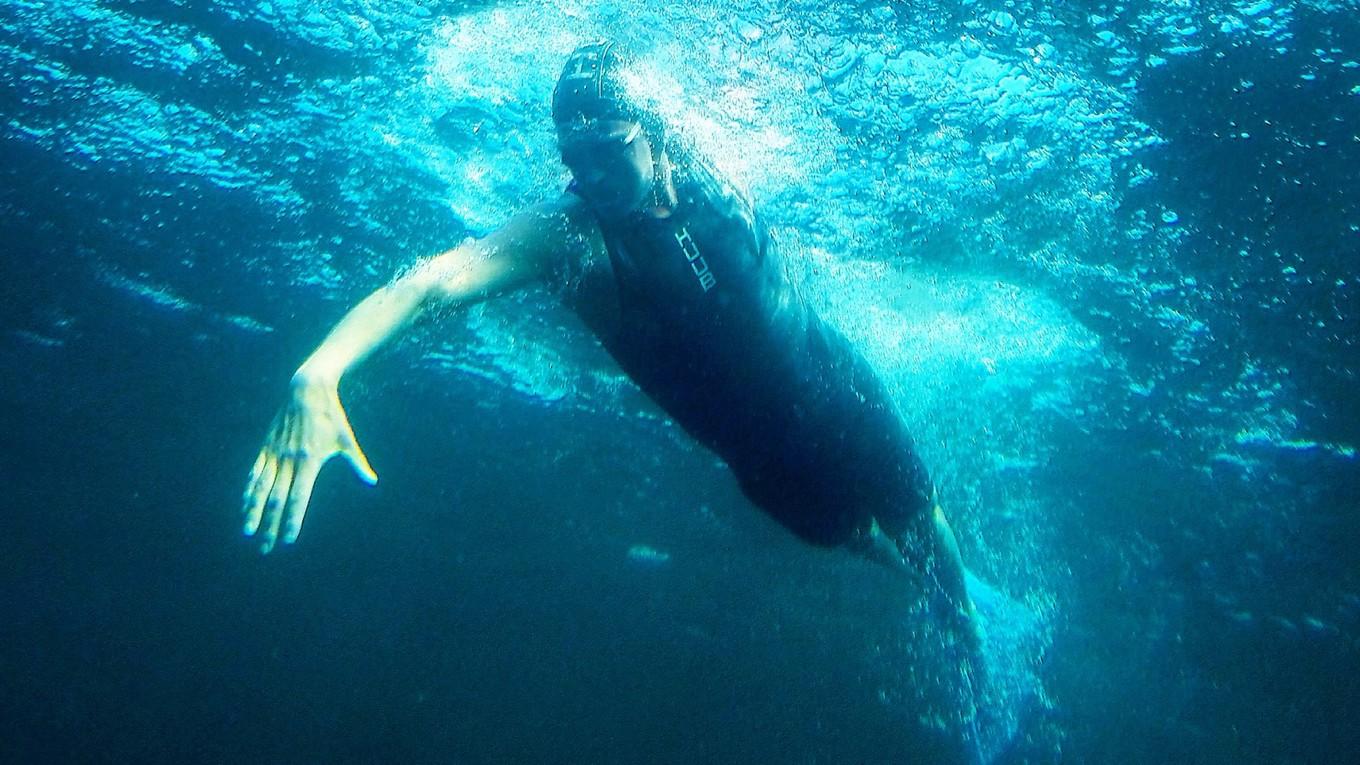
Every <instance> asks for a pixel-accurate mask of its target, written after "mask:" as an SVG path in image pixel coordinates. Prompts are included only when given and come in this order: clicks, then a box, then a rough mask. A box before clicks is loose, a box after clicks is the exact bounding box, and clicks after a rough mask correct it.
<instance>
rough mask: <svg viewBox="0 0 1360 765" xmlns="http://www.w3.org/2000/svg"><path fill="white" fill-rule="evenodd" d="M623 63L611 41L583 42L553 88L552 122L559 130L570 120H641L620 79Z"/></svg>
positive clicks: (563, 68) (569, 59) (572, 55)
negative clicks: (586, 43)
mask: <svg viewBox="0 0 1360 765" xmlns="http://www.w3.org/2000/svg"><path fill="white" fill-rule="evenodd" d="M623 64H624V61H623V58H622V57H621V56H620V55H619V54H618V51H616V50H615V49H614V44H613V43H609V42H600V43H591V44H589V45H582V46H581V47H579V48H577V49H576V50H575V51H573V52H572V54H571V57H570V58H568V59H567V64H566V66H564V67H562V75H561V76H560V77H558V78H557V87H556V88H554V89H553V101H552V115H553V122H554V123H555V124H556V125H557V127H558V129H559V130H560V129H561V128H562V127H563V126H565V125H567V124H568V123H571V122H590V121H593V120H613V119H617V120H635V121H637V120H641V119H642V115H640V114H639V113H638V110H637V109H636V108H634V107H633V106H632V105H631V104H630V103H629V101H628V99H627V98H626V96H625V95H624V91H623V85H622V83H620V82H619V80H618V71H619V69H620V68H621V67H622V66H623Z"/></svg>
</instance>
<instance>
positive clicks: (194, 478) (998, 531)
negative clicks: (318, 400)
mask: <svg viewBox="0 0 1360 765" xmlns="http://www.w3.org/2000/svg"><path fill="white" fill-rule="evenodd" d="M673 5H676V6H678V4H671V3H645V2H644V3H624V4H615V3H606V4H599V3H588V2H583V1H582V0H559V1H558V2H552V3H538V2H523V3H506V4H502V5H497V4H494V3H474V2H424V3H415V2H411V3H404V4H403V3H397V2H389V3H378V2H365V1H364V0H354V1H353V2H336V3H307V2H281V1H280V2H260V3H254V2H214V3H206V2H205V3H190V2H177V1H175V0H160V1H157V0H147V1H146V2H137V1H135V0H126V1H125V2H113V1H110V2H89V1H86V2H79V1H77V0H48V1H45V2H40V1H38V0H3V2H0V64H2V65H3V66H0V152H2V153H0V226H3V229H0V406H2V407H3V411H4V412H5V415H4V416H3V417H0V446H3V448H0V477H3V478H4V479H5V484H6V486H7V487H8V492H7V494H6V496H7V501H6V502H5V503H4V508H5V509H4V513H3V518H4V519H5V521H6V523H5V528H4V529H3V531H0V678H3V681H0V760H3V761H7V762H9V761H14V762H38V761H43V762H57V761H110V762H129V761H136V762H185V761H204V762H236V761H265V762H308V761H313V762H333V761H362V762H373V761H417V762H620V763H624V762H627V763H632V762H676V763H682V762H683V763H690V762H718V763H728V762H755V761H761V762H827V763H862V762H863V763H867V762H908V761H927V762H928V761H941V760H942V758H943V757H945V754H943V753H944V752H946V751H948V748H949V744H948V742H947V741H946V740H945V739H947V738H948V735H947V734H946V733H941V732H940V731H947V730H948V729H950V727H951V725H952V723H950V722H949V720H950V719H952V716H957V715H958V714H960V712H959V710H957V709H948V708H944V707H941V706H940V705H938V704H936V703H935V702H929V701H925V700H923V699H922V696H921V692H920V689H921V687H922V686H923V685H929V684H930V682H931V681H930V680H929V679H923V678H924V677H925V676H926V675H929V674H930V672H931V668H930V664H929V661H928V659H926V658H922V656H921V653H920V651H918V650H917V648H919V646H918V645H917V642H918V641H917V633H916V631H915V630H916V629H917V628H918V627H919V625H913V624H912V623H911V621H910V619H908V618H907V617H906V616H905V615H904V613H903V611H902V609H901V608H899V604H898V603H897V602H896V601H895V600H894V598H893V595H894V592H895V589H894V583H893V581H892V580H891V578H890V577H889V576H888V575H887V574H886V573H885V572H883V571H879V570H878V569H876V568H874V567H872V566H870V565H868V564H864V563H861V562H859V561H856V560H853V559H851V558H850V557H849V556H846V555H841V554H837V553H833V552H826V551H819V550H812V549H810V548H808V547H806V546H804V545H802V544H800V543H798V542H797V541H796V540H795V539H793V538H792V537H790V535H788V534H787V533H786V532H784V531H783V530H782V529H780V528H779V527H777V526H776V525H775V524H774V523H773V522H772V521H769V520H767V519H766V518H764V517H763V516H761V515H760V514H759V513H758V512H756V511H755V510H753V509H752V508H751V507H750V505H749V503H747V502H746V500H745V499H743V498H742V496H741V494H740V492H739V491H738V490H737V488H736V486H735V483H734V482H733V481H732V479H731V477H730V476H729V475H728V474H727V472H726V470H725V469H724V468H723V467H722V465H721V464H718V463H717V462H716V461H715V459H714V458H713V457H712V456H711V455H709V454H706V453H705V452H703V451H702V450H701V449H699V448H698V447H696V446H695V445H693V444H692V443H691V442H689V441H688V440H687V439H686V438H685V437H684V435H683V434H682V433H681V432H680V431H679V430H678V428H676V427H674V426H673V425H671V424H670V423H669V422H668V421H667V420H666V419H665V417H664V415H662V414H661V413H660V412H658V411H657V410H656V409H655V408H654V407H653V406H652V405H651V404H650V403H648V402H647V401H646V399H645V398H644V397H643V396H642V395H641V394H640V393H639V392H638V391H637V390H636V389H635V388H633V387H632V386H631V384H630V383H629V382H628V381H627V380H626V379H625V378H623V377H622V375H621V374H620V373H619V372H618V371H617V370H616V369H615V368H614V367H613V366H612V365H611V363H610V362H609V360H608V358H607V357H606V356H605V355H604V353H603V352H602V351H601V350H600V349H599V348H598V347H596V345H595V344H594V343H593V342H592V341H591V340H590V338H589V337H588V336H587V334H586V333H585V332H584V330H582V329H581V328H580V327H579V325H578V324H576V323H575V320H574V319H573V318H572V317H570V316H569V315H567V314H566V313H565V312H564V311H563V310H562V309H561V308H560V307H558V306H557V305H556V304H555V303H554V301H553V299H552V297H551V296H550V295H547V294H544V293H540V292H536V291H529V292H526V293H524V294H521V295H516V296H513V297H509V298H505V299H503V300H499V301H496V302H493V303H489V304H486V305H483V306H479V307H476V308H473V309H471V310H466V311H456V312H449V313H448V315H443V316H436V317H433V318H431V319H429V320H426V321H423V322H422V323H421V324H419V325H418V326H417V327H415V328H414V329H413V330H412V331H411V332H410V333H409V334H408V335H407V336H406V337H405V338H404V339H403V340H402V341H401V342H399V343H397V344H395V345H394V346H393V347H391V348H389V349H386V350H385V351H384V352H383V353H381V354H379V355H378V356H376V357H375V358H373V359H372V360H370V361H369V362H368V363H367V364H366V365H365V366H364V367H363V368H362V369H361V370H360V371H359V372H357V373H356V374H355V375H353V376H352V377H351V378H347V379H346V381H345V385H344V387H343V389H342V394H343V395H344V397H345V401H346V405H347V407H348V409H349V412H350V415H351V418H352V420H353V422H354V425H355V428H356V431H357V432H358V435H359V438H360V441H361V442H362V444H363V446H364V448H365V450H366V452H367V453H368V455H369V457H370V458H371V460H372V461H373V463H374V467H375V468H376V469H377V470H378V472H379V474H380V475H381V476H382V480H381V482H380V483H379V484H378V486H377V487H375V488H373V489H368V488H366V487H363V486H362V485H360V484H359V483H358V482H356V481H355V480H353V478H352V477H351V476H350V475H348V474H347V473H346V471H344V470H342V469H340V468H337V467H332V468H330V469H328V470H327V471H326V472H325V473H323V475H322V478H321V481H320V482H319V484H318V487H317V493H316V496H315V499H314V504H313V508H312V510H311V511H310V512H309V514H308V519H307V526H306V528H305V530H304V533H303V535H302V538H301V540H300V541H299V543H298V544H297V545H295V546H293V547H291V548H288V549H284V550H281V551H280V552H278V553H276V554H272V555H270V556H269V557H267V558H261V557H260V556H259V555H258V554H257V553H256V552H255V551H254V547H253V545H251V544H249V543H248V542H247V541H246V540H243V539H241V538H240V535H239V520H238V518H237V515H236V513H237V504H238V497H239V494H240V491H241V488H242V486H243V484H244V480H245V477H246V473H247V471H248V469H249V467H250V463H251V461H252V459H253V457H254V454H255V453H256V450H257V449H258V448H259V441H260V438H261V437H262V435H263V433H264V429H265V427H266V425H267V424H268V422H269V420H270V417H271V416H272V414H273V412H274V410H275V408H276V407H277V406H278V405H279V403H280V402H281V401H282V397H283V395H284V393H285V392H286V382H287V380H288V378H289V375H290V374H291V373H292V371H293V370H294V369H295V368H296V366H297V364H298V363H299V362H300V361H301V359H302V358H304V357H305V355H306V354H307V352H308V351H309V350H310V349H311V348H312V347H314V346H315V344H316V343H317V342H318V341H319V340H320V339H321V338H322V337H323V336H324V335H325V332H326V331H327V329H328V328H329V327H330V326H331V324H333V323H334V322H335V321H336V320H337V319H338V318H339V317H340V316H341V315H342V314H343V313H344V311H345V309H346V308H347V307H348V306H349V305H351V304H353V303H354V302H356V301H357V300H359V299H360V298H362V297H363V296H364V295H366V294H368V293H369V292H371V291H372V290H373V289H375V288H377V287H379V286H381V285H383V284H384V283H386V282H387V281H388V280H390V279H391V278H392V276H393V275H394V274H396V273H399V272H400V271H401V270H403V269H406V268H409V267H411V266H413V265H414V264H416V263H417V262H419V260H420V259H421V258H422V257H425V256H428V255H431V254H433V253H435V252H438V251H440V250H443V249H446V248H448V247H449V246H451V245H453V244H456V243H457V242H459V241H461V240H462V239H463V238H465V237H467V236H477V235H480V234H483V233H486V232H487V231H489V230H491V229H493V228H494V227H495V226H497V225H498V224H499V223H500V222H501V221H503V220H504V219H505V218H506V216H508V215H510V214H511V213H512V212H514V211H515V210H516V209H519V208H520V207H522V206H524V205H527V204H531V203H534V202H538V201H542V200H544V199H547V198H550V197H552V196H554V195H555V194H556V193H558V191H559V190H560V188H561V187H562V185H563V184H564V183H565V181H566V174H565V170H564V169H563V168H562V167H561V165H560V164H559V163H558V161H557V157H556V153H555V144H554V139H553V133H552V128H551V124H550V122H551V121H550V119H549V115H548V103H549V96H550V93H551V89H552V85H553V82H554V80H555V77H556V74H557V72H558V71H559V69H560V67H561V64H562V61H563V60H564V58H565V56H566V55H567V53H568V52H570V51H571V49H572V48H573V47H575V46H576V45H577V44H579V43H581V42H584V41H588V40H591V39H594V38H597V37H600V36H609V37H611V38H613V39H616V40H618V41H619V42H620V43H621V44H623V45H625V46H626V47H628V48H629V49H631V50H633V51H635V52H636V53H637V54H638V55H639V58H640V59H641V66H642V67H643V71H644V72H645V75H646V76H645V77H644V78H642V82H641V83H639V84H638V85H639V87H643V86H645V88H646V90H647V94H648V95H649V97H651V98H653V99H655V103H654V106H655V107H656V108H657V109H658V110H660V111H662V112H663V113H664V114H665V116H666V118H667V119H668V121H670V122H671V123H672V124H673V125H674V126H675V127H676V129H677V130H679V131H680V132H682V133H683V134H685V135H686V136H687V137H688V138H689V139H690V140H692V141H693V142H694V143H695V144H696V145H698V146H699V148H700V149H701V150H702V151H703V152H704V153H705V154H706V155H708V156H709V157H710V159H711V160H712V161H713V162H714V164H715V165H716V166H717V167H719V168H720V169H721V170H722V171H723V172H724V173H725V174H726V175H728V176H729V177H730V178H732V179H733V180H734V182H736V183H737V184H738V185H740V186H741V187H742V188H743V189H745V190H747V191H749V192H750V193H751V195H752V196H753V197H754V198H755V199H756V200H757V203H758V205H759V206H760V208H761V210H762V211H763V212H764V215H765V216H766V219H767V220H768V222H769V223H770V225H771V228H772V230H773V234H774V236H775V238H776V240H777V241H778V242H779V245H780V246H781V247H782V248H783V250H784V252H785V254H786V259H787V260H788V263H789V269H790V274H789V276H790V278H791V279H793V280H795V281H796V282H797V283H798V285H799V288H800V290H801V291H802V292H803V294H804V295H805V296H807V297H808V298H809V300H811V301H812V302H813V303H814V304H815V305H816V306H817V308H818V309H819V311H820V312H821V313H822V314H823V315H824V316H826V317H827V318H828V319H829V320H830V321H832V322H833V323H834V324H836V325H837V326H838V327H840V328H841V329H842V330H843V331H844V332H845V334H847V335H848V336H849V337H850V338H852V339H853V340H854V341H855V342H856V344H857V345H858V346H859V347H860V348H862V349H863V351H864V353H865V355H866V356H867V357H869V358H870V359H871V361H872V362H873V363H874V364H875V365H876V366H877V367H878V369H879V370H880V371H881V372H882V373H883V375H884V377H885V378H886V379H887V380H888V382H889V385H890V387H891V388H892V390H893V391H894V394H895V396H896V397H897V400H898V402H899V404H900V405H901V407H902V410H903V412H904V413H905V415H906V417H907V418H908V420H909V422H910V425H911V427H912V430H913V432H914V434H915V435H916V438H917V441H918V443H919V445H920V448H921V452H922V456H923V458H924V459H925V461H926V463H927V464H928V465H929V466H930V469H931V472H932V475H933V477H934V478H935V479H936V481H937V482H938V484H939V488H940V494H941V498H942V501H943V504H944V506H945V507H946V509H947V510H948V512H949V514H950V518H951V522H952V523H953V525H954V527H955V529H956V530H957V531H958V533H959V537H960V542H961V545H962V548H963V554H964V557H965V559H966V560H967V561H968V565H969V566H970V568H971V569H972V571H973V572H974V573H975V574H976V575H977V577H979V579H980V580H982V581H985V582H986V583H987V587H988V589H987V590H986V592H987V593H988V601H987V603H986V604H985V605H986V606H987V608H986V609H984V610H985V611H987V612H988V613H989V614H991V615H992V618H993V619H994V620H995V621H994V622H993V623H990V624H989V638H990V639H991V641H992V644H994V645H995V646H996V648H995V649H994V651H993V653H992V657H991V658H992V661H994V662H997V664H996V666H997V667H1001V668H1008V669H1007V671H1008V672H1010V674H1009V675H1008V676H1010V677H1015V678H1023V679H1024V682H1021V683H1019V684H1018V685H1016V686H1014V687H1013V688H1012V690H1013V691H1014V692H1008V693H1007V694H1003V695H1005V696H1006V698H1004V699H1002V700H1001V701H1000V702H998V703H997V704H995V705H994V706H995V707H996V708H997V709H1001V710H1002V711H1001V712H997V711H995V710H993V711H990V712H988V714H991V715H992V717H991V718H989V719H990V720H992V721H993V724H997V725H999V726H1000V727H999V728H995V729H994V730H997V729H1000V730H1004V732H1005V735H1003V736H1002V738H1004V739H1005V742H1004V744H998V745H997V746H996V748H997V749H998V752H997V753H996V754H995V758H994V759H995V761H997V762H1007V763H1009V762H1015V763H1020V762H1035V763H1048V762H1093V763H1103V762H1112V763H1123V762H1156V763H1162V762H1187V763H1189V762H1202V763H1217V762H1260V763H1280V762H1336V761H1343V760H1345V759H1347V755H1346V753H1348V752H1353V751H1355V748H1356V747H1357V746H1360V733H1357V732H1358V731H1360V719H1358V717H1357V712H1356V709H1355V703H1354V701H1355V699H1357V698H1360V638H1357V635H1358V634H1360V632H1358V630H1360V566H1358V565H1357V562H1360V555H1358V554H1357V552H1356V546H1355V544H1354V540H1356V539H1357V538H1360V512H1357V511H1360V507H1357V497H1360V463H1358V462H1357V453H1356V450H1357V448H1360V407H1357V405H1356V402H1357V396H1356V391H1357V384H1356V372H1357V367H1358V366H1360V361H1358V359H1360V354H1357V351H1356V348H1355V346H1356V342H1357V338H1360V322H1358V320H1357V316H1358V314H1360V300H1358V299H1357V297H1356V290H1357V286H1358V283H1360V132H1358V131H1360V15H1357V11H1360V7H1358V6H1357V4H1356V2H1355V1H1354V0H1308V1H1307V2H1295V3H1284V2H1273V1H1272V0H1252V1H1250V2H1248V1H1247V0H1237V1H1235V2H1234V1H1231V0H1221V1H1219V0H1177V1H1176V2H1172V1H1171V0H1151V1H1146V2H1132V3H1124V4H1118V3H1056V4H1055V3H1032V2H1019V1H1017V2H977V3H939V2H925V3H914V4H909V5H908V4H899V3H888V2H871V3H855V2H829V3H828V2H797V3H773V2H765V3H734V2H725V3H717V2H712V3H700V4H691V5H689V6H687V7H685V8H680V7H673ZM993 596H994V597H993ZM980 605H983V604H980ZM1031 681H1032V682H1031ZM984 696H985V694H984ZM942 719H943V720H945V722H943V723H940V720H942ZM998 720H999V721H1000V723H997V722H996V721H998Z"/></svg>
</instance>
